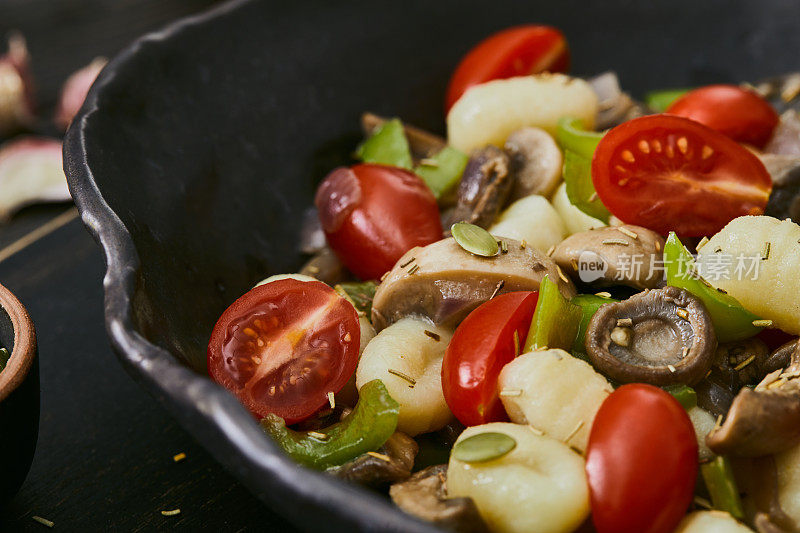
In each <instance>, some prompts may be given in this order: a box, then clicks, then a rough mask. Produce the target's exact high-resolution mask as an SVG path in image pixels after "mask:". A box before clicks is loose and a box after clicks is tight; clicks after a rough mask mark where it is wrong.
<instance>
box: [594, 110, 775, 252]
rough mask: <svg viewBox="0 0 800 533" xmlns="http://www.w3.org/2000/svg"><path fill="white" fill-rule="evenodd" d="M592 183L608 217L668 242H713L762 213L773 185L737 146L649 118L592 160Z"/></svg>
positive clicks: (678, 120) (615, 132)
mask: <svg viewBox="0 0 800 533" xmlns="http://www.w3.org/2000/svg"><path fill="white" fill-rule="evenodd" d="M592 181H593V182H594V186H595V189H596V190H597V194H598V195H599V196H600V199H601V200H602V202H603V204H604V205H605V206H606V207H607V208H608V210H609V211H611V213H613V214H614V215H616V216H617V217H618V218H620V219H621V220H623V221H624V222H626V223H628V224H636V225H639V226H644V227H646V228H650V229H652V230H654V231H657V232H659V233H661V234H662V235H666V234H667V233H668V232H670V231H675V232H677V233H678V235H681V236H685V237H699V236H703V235H713V234H714V233H716V232H717V231H719V230H720V229H722V227H723V226H725V224H727V223H728V222H730V221H731V220H733V219H734V218H736V217H739V216H742V215H758V214H761V213H763V212H764V207H765V206H766V205H767V200H768V199H769V193H770V191H771V190H772V179H771V178H770V176H769V174H768V173H767V170H766V169H765V168H764V165H763V164H762V163H761V161H759V160H758V158H757V157H756V156H754V155H753V154H752V153H750V151H749V150H747V149H746V148H744V147H743V146H741V145H740V144H738V143H736V142H734V141H732V140H731V139H729V138H728V137H726V136H725V135H722V134H721V133H718V132H716V131H714V130H712V129H710V128H707V127H705V126H703V125H702V124H699V123H697V122H695V121H693V120H689V119H686V118H683V117H675V116H671V115H650V116H646V117H640V118H636V119H633V120H630V121H628V122H624V123H622V124H620V125H619V126H617V127H616V128H614V129H612V130H611V131H609V132H608V133H607V134H606V135H605V136H604V137H603V139H602V140H601V141H600V144H598V145H597V149H596V150H595V153H594V158H593V159H592Z"/></svg>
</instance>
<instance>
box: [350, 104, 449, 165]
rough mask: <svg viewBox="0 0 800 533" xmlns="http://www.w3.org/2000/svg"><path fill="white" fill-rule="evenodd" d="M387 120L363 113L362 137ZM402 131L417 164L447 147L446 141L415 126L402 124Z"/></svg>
mask: <svg viewBox="0 0 800 533" xmlns="http://www.w3.org/2000/svg"><path fill="white" fill-rule="evenodd" d="M388 120H389V119H388V118H385V117H381V116H378V115H376V114H374V113H369V112H367V113H364V114H363V115H361V129H362V130H363V131H364V135H372V134H373V133H374V132H375V130H377V129H378V128H379V127H380V126H382V125H383V124H384V123H385V122H386V121H388ZM403 131H405V134H406V139H408V147H409V148H410V149H411V157H412V158H413V159H414V160H415V161H416V162H419V161H420V160H422V159H425V158H426V157H433V156H435V155H436V154H438V153H439V152H440V151H441V150H442V148H444V147H445V146H447V141H445V140H444V139H443V138H442V137H439V136H438V135H436V134H433V133H430V132H428V131H425V130H423V129H421V128H417V127H415V126H410V125H408V124H405V123H404V124H403Z"/></svg>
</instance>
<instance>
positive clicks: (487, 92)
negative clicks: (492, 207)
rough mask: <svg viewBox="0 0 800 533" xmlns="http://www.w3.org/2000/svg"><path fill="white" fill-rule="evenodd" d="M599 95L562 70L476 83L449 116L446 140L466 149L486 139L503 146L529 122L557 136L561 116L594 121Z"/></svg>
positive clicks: (481, 145)
mask: <svg viewBox="0 0 800 533" xmlns="http://www.w3.org/2000/svg"><path fill="white" fill-rule="evenodd" d="M596 115H597V95H596V94H595V92H594V91H593V90H592V88H591V86H590V85H589V84H588V83H586V82H585V81H583V80H581V79H578V78H571V77H569V76H565V75H564V74H549V73H545V74H536V75H533V76H518V77H515V78H507V79H503V80H494V81H490V82H487V83H482V84H480V85H475V86H473V87H471V88H469V89H467V91H466V92H465V93H464V94H463V96H461V98H459V100H458V101H457V102H456V103H455V104H454V105H453V107H452V108H451V109H450V112H449V113H448V115H447V139H448V142H449V144H450V145H451V146H453V147H454V148H457V149H459V150H461V151H463V152H469V151H471V150H473V149H475V148H481V147H483V146H486V145H487V144H493V145H495V146H498V147H502V146H503V143H504V142H505V141H506V139H507V138H508V136H509V135H510V134H511V133H512V132H514V131H516V130H518V129H520V128H524V127H526V126H534V127H537V128H542V129H543V130H545V131H546V132H547V133H549V134H551V135H554V134H555V132H556V128H557V126H558V121H559V119H561V118H562V117H573V118H577V119H580V120H581V121H582V122H583V124H584V125H585V126H586V127H587V128H592V127H593V126H594V120H595V116H596Z"/></svg>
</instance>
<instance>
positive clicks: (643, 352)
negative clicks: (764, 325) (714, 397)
mask: <svg viewBox="0 0 800 533" xmlns="http://www.w3.org/2000/svg"><path fill="white" fill-rule="evenodd" d="M716 347H717V339H716V336H715V334H714V328H713V325H712V324H711V317H710V316H709V314H708V311H706V309H705V307H704V306H703V304H702V302H701V301H700V300H699V299H698V298H696V297H695V296H693V295H692V294H691V293H689V292H687V291H685V290H683V289H679V288H677V287H664V288H663V289H656V290H645V291H644V292H641V293H639V294H636V295H634V296H631V297H630V298H628V299H627V300H623V301H621V302H615V303H608V304H605V305H603V306H602V307H600V309H599V310H598V311H597V312H596V313H595V314H594V316H593V317H592V319H591V321H590V322H589V326H588V329H587V331H586V351H587V353H588V355H589V359H590V362H591V363H592V364H593V365H594V367H595V368H596V369H598V370H599V371H600V372H602V373H604V374H606V375H607V376H609V377H610V378H611V379H613V380H615V381H618V382H620V383H630V382H643V383H651V384H653V385H673V384H679V383H682V384H689V385H691V384H694V383H697V382H698V381H700V380H701V379H702V378H703V376H705V375H706V373H707V372H708V370H709V369H710V368H711V363H712V361H713V357H714V350H715V349H716Z"/></svg>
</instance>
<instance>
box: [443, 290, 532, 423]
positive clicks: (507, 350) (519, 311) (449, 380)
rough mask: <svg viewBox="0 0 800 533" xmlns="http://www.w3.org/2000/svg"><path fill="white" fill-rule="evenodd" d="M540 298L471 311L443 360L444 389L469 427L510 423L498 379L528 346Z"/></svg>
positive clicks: (509, 297)
mask: <svg viewBox="0 0 800 533" xmlns="http://www.w3.org/2000/svg"><path fill="white" fill-rule="evenodd" d="M537 299H538V293H537V292H510V293H507V294H503V295H501V296H498V297H496V298H493V299H491V300H489V301H488V302H486V303H484V304H482V305H481V306H480V307H478V308H477V309H475V310H474V311H473V312H472V313H470V314H469V315H468V316H467V318H465V319H464V321H463V322H462V323H461V324H460V325H459V326H458V328H457V329H456V331H455V333H454V334H453V338H452V339H451V340H450V344H449V345H448V346H447V351H446V352H445V356H444V360H443V362H442V389H443V391H444V398H445V401H447V405H448V406H449V407H450V410H451V411H452V412H453V414H454V415H455V416H456V418H458V420H459V421H460V422H461V423H462V424H464V425H465V426H477V425H480V424H488V423H489V422H503V421H506V420H508V415H507V414H506V411H505V409H504V408H503V403H502V402H501V401H500V397H499V395H498V393H499V391H498V390H497V376H498V375H499V374H500V371H501V370H502V369H503V367H504V366H505V365H506V364H507V363H509V362H511V361H512V360H513V359H514V357H516V356H517V355H519V351H520V349H521V347H522V346H524V345H525V338H526V337H527V335H528V330H529V329H530V325H531V320H532V319H533V312H534V311H535V309H536V301H537ZM515 334H516V339H517V341H515V340H514V339H515Z"/></svg>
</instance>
